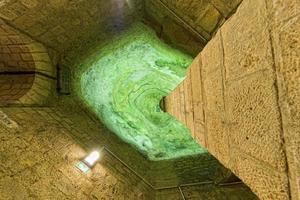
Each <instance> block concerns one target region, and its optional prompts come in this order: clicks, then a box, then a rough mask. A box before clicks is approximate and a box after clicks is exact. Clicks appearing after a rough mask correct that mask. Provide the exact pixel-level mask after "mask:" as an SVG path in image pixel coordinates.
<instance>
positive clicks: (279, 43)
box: [165, 0, 300, 200]
mask: <svg viewBox="0 0 300 200" xmlns="http://www.w3.org/2000/svg"><path fill="white" fill-rule="evenodd" d="M299 4H300V3H299V1H296V0H294V1H293V0H291V1H260V0H252V1H250V0H244V1H243V3H242V4H241V5H240V7H239V8H238V10H237V12H236V14H235V15H233V16H232V17H231V18H230V19H229V20H228V21H227V22H226V23H225V24H224V25H223V26H222V27H221V29H220V30H219V31H218V33H217V34H216V35H215V36H214V38H213V39H212V40H211V41H210V42H209V43H208V45H207V46H206V47H205V48H204V50H203V51H202V52H201V53H200V54H199V55H198V56H197V58H196V59H195V60H194V62H193V64H192V65H191V66H190V69H189V70H190V71H189V74H188V75H187V79H186V80H185V81H184V82H183V83H182V84H181V85H180V86H179V87H178V88H177V89H176V90H175V91H174V92H173V93H172V94H171V95H170V96H169V97H167V98H166V100H165V104H166V110H167V111H168V112H170V113H171V114H173V115H175V116H176V117H177V118H178V119H179V120H180V121H182V122H183V123H185V124H186V125H187V126H188V127H189V128H190V129H191V131H192V132H193V137H194V138H195V139H197V140H198V141H199V142H200V143H201V144H202V145H203V146H205V147H207V149H208V150H209V152H210V153H212V154H213V155H214V156H215V157H216V158H218V160H219V161H221V162H222V163H223V164H224V165H225V166H226V167H228V168H230V169H231V170H232V171H233V172H234V173H235V174H236V175H237V176H239V178H241V179H242V180H243V181H244V182H245V183H246V184H247V185H248V186H250V188H251V189H252V190H253V191H254V192H255V193H256V194H257V195H258V196H259V198H260V199H272V200H273V199H290V198H291V197H292V199H299V170H298V169H299V159H298V157H299V156H297V155H298V153H299V141H298V138H299V123H298V121H299V117H298V116H299V102H300V100H299V98H298V97H299V95H298V93H299V86H300V78H299V73H298V72H299V63H300V62H299V46H300V45H299V39H298V38H299V37H298V36H299V30H300V27H299ZM297 133H298V134H297Z"/></svg>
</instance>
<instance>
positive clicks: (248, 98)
mask: <svg viewBox="0 0 300 200" xmlns="http://www.w3.org/2000/svg"><path fill="white" fill-rule="evenodd" d="M274 84H275V80H274V76H273V72H272V71H270V70H266V71H263V72H257V73H255V74H252V75H251V76H248V77H245V78H243V79H241V80H238V81H234V82H231V83H230V84H228V86H227V88H228V91H227V95H226V109H227V110H228V111H227V112H228V113H227V115H228V118H229V120H230V121H229V124H228V125H229V127H230V131H229V134H230V135H229V138H230V142H231V144H232V145H233V146H235V147H237V148H239V149H240V150H241V151H243V152H245V153H247V154H249V155H251V156H253V157H255V158H256V159H258V160H260V161H262V162H265V163H267V164H269V165H270V166H272V167H273V168H274V169H276V170H278V171H281V172H284V171H285V170H286V168H285V165H286V163H285V156H284V152H283V149H282V143H283V141H282V130H281V118H280V112H279V108H278V104H277V94H276V88H275V86H274Z"/></svg>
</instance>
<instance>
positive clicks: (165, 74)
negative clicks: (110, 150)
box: [75, 24, 206, 160]
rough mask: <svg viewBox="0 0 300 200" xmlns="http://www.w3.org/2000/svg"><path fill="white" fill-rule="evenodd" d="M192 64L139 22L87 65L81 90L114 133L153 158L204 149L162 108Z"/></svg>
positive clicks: (78, 85)
mask: <svg viewBox="0 0 300 200" xmlns="http://www.w3.org/2000/svg"><path fill="white" fill-rule="evenodd" d="M191 62H192V58H191V57H189V56H187V55H185V54H183V53H181V52H179V51H177V50H174V49H172V48H170V47H168V46H167V45H166V44H164V43H162V42H161V41H160V40H159V39H158V38H157V37H156V35H155V34H154V33H153V32H152V31H151V30H150V29H148V28H147V27H146V26H144V25H143V24H137V25H135V26H134V27H133V28H131V29H130V30H129V31H127V32H126V33H123V34H122V36H120V37H118V38H115V39H114V40H113V41H111V43H109V44H107V45H106V46H104V47H102V48H100V49H99V50H97V51H96V53H94V54H93V55H91V56H89V57H88V58H87V59H86V60H85V61H84V62H83V63H81V65H80V66H79V67H78V68H77V73H75V74H79V76H78V77H77V80H75V85H76V88H75V89H76V90H75V91H77V92H79V96H80V97H81V99H82V100H83V101H84V102H85V104H86V105H87V106H88V107H89V108H90V109H91V110H92V111H93V112H95V113H96V115H97V116H98V117H99V118H100V119H101V120H102V121H103V123H104V124H105V125H106V126H107V127H108V128H109V129H110V130H111V131H113V132H114V133H115V134H117V135H118V136H119V137H120V138H121V139H122V140H124V141H125V142H127V143H129V144H131V145H133V146H134V147H136V148H137V149H138V150H139V151H140V152H141V153H143V154H144V155H146V156H147V157H148V158H149V159H150V160H162V159H171V158H176V157H180V156H186V155H192V154H197V153H202V152H206V150H204V149H202V148H201V147H200V146H199V145H198V144H197V143H196V142H194V140H193V139H192V137H191V135H190V132H189V130H188V129H187V128H186V127H185V126H184V125H182V124H181V123H179V122H178V121H177V120H176V119H175V118H174V117H172V116H171V115H169V114H168V113H165V112H163V111H162V110H161V109H160V106H159V102H160V100H161V99H162V97H164V96H167V95H168V94H169V93H170V92H171V91H172V90H173V89H174V88H175V87H176V86H177V85H178V84H179V83H180V82H181V81H182V80H183V79H184V76H185V71H186V68H187V67H188V66H189V64H190V63H191ZM78 72H79V73H78Z"/></svg>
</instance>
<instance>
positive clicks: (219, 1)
mask: <svg viewBox="0 0 300 200" xmlns="http://www.w3.org/2000/svg"><path fill="white" fill-rule="evenodd" d="M240 2H241V0H229V1H228V0H211V3H212V4H213V5H214V6H215V7H216V8H217V9H218V10H219V11H220V13H221V14H222V15H223V17H225V18H227V17H229V16H230V14H231V13H232V11H233V10H235V9H236V7H237V6H238V4H239V3H240Z"/></svg>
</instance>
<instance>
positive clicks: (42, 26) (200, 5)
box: [0, 0, 241, 57]
mask: <svg viewBox="0 0 300 200" xmlns="http://www.w3.org/2000/svg"><path fill="white" fill-rule="evenodd" d="M240 1H241V0H226V1H225V0H200V1H199V0H109V1H107V0H90V1H84V0H77V1H73V0H5V1H1V3H0V18H2V19H3V20H5V21H6V23H8V24H9V25H11V26H12V27H14V28H16V29H18V30H21V31H22V32H24V33H26V34H28V35H29V36H31V37H32V38H33V39H35V40H37V41H39V42H41V43H43V44H45V45H46V46H47V47H49V48H52V49H54V50H56V51H57V52H59V54H60V55H62V54H64V55H65V54H69V53H70V54H74V55H75V54H76V55H77V54H78V53H82V52H84V51H85V50H86V49H87V48H88V47H89V46H91V45H93V43H95V42H96V41H97V42H105V41H106V40H107V39H109V38H111V36H112V35H114V34H116V33H119V32H120V31H122V30H124V29H126V28H127V27H129V26H130V25H131V24H132V22H134V21H136V20H144V21H146V23H147V24H148V25H150V26H152V28H154V29H155V30H156V32H157V34H158V35H159V36H161V38H162V39H164V40H166V41H167V42H169V43H171V44H173V45H175V46H177V47H180V48H182V49H184V50H186V51H187V52H189V53H191V54H194V55H196V54H197V53H198V52H199V51H200V50H201V49H202V48H203V46H204V45H205V44H206V43H207V41H208V40H209V39H210V38H211V36H212V35H213V34H214V32H215V31H216V29H217V28H218V27H219V26H220V24H222V23H223V21H224V20H225V19H226V18H228V17H229V16H230V14H231V13H232V12H233V11H234V10H235V8H236V7H237V5H238V4H239V3H240ZM74 51H75V52H74ZM74 55H73V57H76V56H74ZM71 57H72V55H71Z"/></svg>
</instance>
